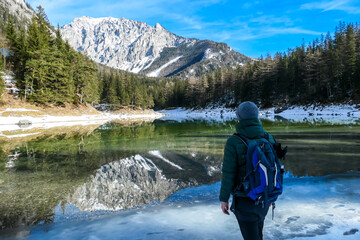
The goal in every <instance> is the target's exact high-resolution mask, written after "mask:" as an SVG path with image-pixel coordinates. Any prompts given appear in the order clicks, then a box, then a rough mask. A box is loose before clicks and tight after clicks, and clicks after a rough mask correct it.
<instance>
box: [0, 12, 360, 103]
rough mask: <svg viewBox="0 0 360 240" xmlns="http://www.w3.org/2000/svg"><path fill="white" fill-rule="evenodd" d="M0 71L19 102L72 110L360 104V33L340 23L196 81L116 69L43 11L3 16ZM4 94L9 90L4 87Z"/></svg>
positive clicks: (351, 25) (355, 28) (0, 28)
mask: <svg viewBox="0 0 360 240" xmlns="http://www.w3.org/2000/svg"><path fill="white" fill-rule="evenodd" d="M1 21H2V23H1V24H0V49H2V50H4V49H9V50H10V54H9V55H8V56H6V54H2V56H1V58H0V71H1V70H4V69H7V70H12V71H13V72H14V73H15V75H16V79H17V84H18V86H17V87H18V88H19V89H20V97H21V98H22V99H23V100H24V101H29V102H34V103H40V104H56V105H62V104H65V103H71V104H85V103H89V104H92V105H95V104H99V103H106V104H111V105H112V106H118V107H122V106H136V107H141V108H156V109H160V108H167V107H204V106H206V105H209V104H219V103H220V104H224V105H226V106H228V107H232V106H235V105H237V104H238V103H239V102H242V101H247V100H251V101H254V102H256V103H257V104H259V105H260V106H262V107H270V106H275V105H276V106H279V105H285V104H312V103H324V104H326V103H344V102H348V103H358V102H360V26H359V25H358V24H354V23H348V24H345V23H343V22H340V23H339V25H338V26H337V27H336V29H335V32H334V34H330V33H328V34H326V36H321V38H320V39H315V40H314V41H313V42H312V43H309V44H305V43H303V44H302V45H301V46H298V47H296V48H295V49H289V50H288V51H287V52H281V53H276V54H275V55H274V56H270V55H268V56H266V57H265V58H264V57H261V58H260V59H257V60H254V61H253V62H251V63H247V64H246V65H243V66H240V65H238V67H237V68H224V69H218V70H216V71H214V72H213V73H210V74H209V73H208V74H204V75H201V76H199V77H197V78H190V79H181V78H178V77H169V78H151V77H147V76H144V75H139V74H133V73H129V72H125V71H121V70H116V69H112V68H109V67H106V66H103V65H100V64H97V63H95V62H93V61H92V60H90V59H89V58H88V57H86V56H85V55H83V54H81V53H79V52H77V51H75V50H74V49H73V48H72V47H71V46H70V45H69V43H68V42H65V41H64V40H63V39H62V37H61V34H60V30H59V27H58V28H57V29H55V28H53V27H52V26H51V25H50V23H49V21H48V18H47V16H46V14H45V11H44V9H43V8H42V7H41V6H39V7H38V8H37V11H36V14H35V15H34V16H33V18H32V19H31V22H24V21H21V20H19V19H17V18H16V16H12V15H10V14H3V15H2V19H1ZM0 82H1V84H0V89H3V88H4V84H3V81H0Z"/></svg>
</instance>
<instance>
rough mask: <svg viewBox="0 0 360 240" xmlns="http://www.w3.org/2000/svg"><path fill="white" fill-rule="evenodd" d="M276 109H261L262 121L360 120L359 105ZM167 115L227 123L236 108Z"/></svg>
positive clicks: (168, 112) (168, 113) (168, 116)
mask: <svg viewBox="0 0 360 240" xmlns="http://www.w3.org/2000/svg"><path fill="white" fill-rule="evenodd" d="M275 110H276V109H275V108H269V109H260V118H262V119H269V120H273V121H274V120H275V119H283V120H284V119H285V120H289V121H295V122H302V121H324V122H329V123H343V124H353V123H356V122H357V121H359V120H360V108H359V105H349V104H341V105H328V106H322V107H317V106H315V105H311V106H294V107H289V108H288V109H286V110H284V111H282V112H280V113H275ZM159 112H161V113H164V114H166V117H163V118H161V119H162V120H175V121H180V122H181V121H186V120H210V121H227V120H234V119H236V114H235V108H226V107H208V108H204V109H185V108H176V109H171V110H161V111H159Z"/></svg>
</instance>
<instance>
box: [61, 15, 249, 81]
mask: <svg viewBox="0 0 360 240" xmlns="http://www.w3.org/2000/svg"><path fill="white" fill-rule="evenodd" d="M61 33H62V35H63V37H64V39H66V40H68V41H69V43H70V45H71V46H72V47H73V48H74V49H76V50H78V51H80V52H83V53H86V54H87V55H88V56H89V57H90V58H91V59H93V60H94V61H96V62H99V63H102V64H105V65H107V66H110V67H114V68H118V69H121V70H127V71H131V72H134V73H144V74H147V75H148V76H153V77H157V76H171V75H175V74H177V75H181V73H182V74H184V73H185V74H186V75H187V76H193V75H197V74H200V73H203V72H206V71H210V70H213V69H215V68H219V67H223V66H229V65H230V66H231V65H233V66H235V65H237V64H243V63H245V62H248V61H251V59H250V58H248V57H246V56H244V55H242V54H240V53H237V52H235V51H233V50H232V49H231V48H230V47H229V46H227V45H226V44H224V43H216V42H212V41H208V40H198V39H187V38H183V37H180V36H177V35H175V34H173V33H171V32H169V31H167V30H166V29H165V28H164V27H162V26H161V25H160V24H159V23H157V24H156V25H155V26H154V27H152V26H149V25H148V24H146V23H143V22H138V21H133V20H128V19H125V18H121V19H118V18H112V17H106V18H91V17H80V18H75V20H74V21H73V22H72V23H70V24H68V25H65V26H63V27H62V28H61ZM199 62H201V64H200V65H199V64H198V63H199Z"/></svg>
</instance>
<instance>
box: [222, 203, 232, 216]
mask: <svg viewBox="0 0 360 240" xmlns="http://www.w3.org/2000/svg"><path fill="white" fill-rule="evenodd" d="M221 210H222V211H223V213H224V214H226V215H230V213H229V202H221Z"/></svg>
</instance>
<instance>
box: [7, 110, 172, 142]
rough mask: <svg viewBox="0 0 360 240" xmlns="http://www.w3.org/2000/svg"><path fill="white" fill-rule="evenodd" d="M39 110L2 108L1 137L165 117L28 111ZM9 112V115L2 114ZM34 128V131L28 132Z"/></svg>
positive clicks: (137, 112) (135, 112)
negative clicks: (58, 128)
mask: <svg viewBox="0 0 360 240" xmlns="http://www.w3.org/2000/svg"><path fill="white" fill-rule="evenodd" d="M38 111H39V110H34V109H26V108H6V109H5V110H0V137H5V138H7V139H11V138H15V137H24V136H28V135H36V134H37V133H34V132H33V131H34V130H35V129H39V130H41V129H50V128H54V127H70V126H75V125H82V126H85V125H94V124H99V125H100V124H105V123H107V122H110V121H119V122H138V121H142V122H146V121H153V120H155V119H158V118H161V117H164V116H165V115H164V114H161V113H158V112H155V111H153V110H132V111H129V112H127V113H112V112H98V113H91V114H82V115H75V116H74V115H65V116H56V115H48V114H46V115H38V116H36V114H35V116H31V115H30V116H29V115H26V114H27V113H29V112H30V113H36V112H38ZM7 112H10V113H11V114H10V115H9V116H2V115H3V114H4V113H5V115H6V113H7ZM30 130H32V133H28V132H29V131H30Z"/></svg>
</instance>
